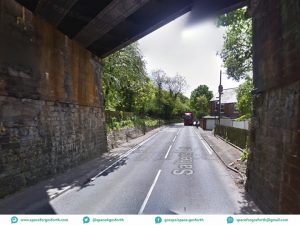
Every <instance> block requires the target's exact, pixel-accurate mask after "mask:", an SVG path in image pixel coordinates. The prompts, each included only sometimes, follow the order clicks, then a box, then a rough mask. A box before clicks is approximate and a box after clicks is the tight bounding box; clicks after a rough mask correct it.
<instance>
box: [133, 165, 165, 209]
mask: <svg viewBox="0 0 300 225" xmlns="http://www.w3.org/2000/svg"><path fill="white" fill-rule="evenodd" d="M160 172H161V170H159V171H158V172H157V174H156V177H155V179H154V181H153V183H152V185H151V187H150V189H149V191H148V194H147V196H146V198H145V200H144V202H143V205H142V206H141V208H140V211H139V213H138V214H142V213H143V211H144V209H145V207H146V205H147V202H148V200H149V198H150V195H151V193H152V191H153V189H154V187H155V184H156V182H157V180H158V177H159V175H160Z"/></svg>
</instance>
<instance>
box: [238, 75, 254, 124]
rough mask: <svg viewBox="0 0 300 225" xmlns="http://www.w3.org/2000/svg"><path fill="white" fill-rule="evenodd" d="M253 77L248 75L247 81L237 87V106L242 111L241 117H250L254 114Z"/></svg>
mask: <svg viewBox="0 0 300 225" xmlns="http://www.w3.org/2000/svg"><path fill="white" fill-rule="evenodd" d="M252 90H253V82H252V78H250V77H246V81H245V82H244V83H242V84H241V85H240V86H239V87H238V89H237V91H236V92H237V108H238V110H239V113H240V119H249V118H250V117H251V115H252V94H251V91H252Z"/></svg>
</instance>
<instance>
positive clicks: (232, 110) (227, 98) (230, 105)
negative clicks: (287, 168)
mask: <svg viewBox="0 0 300 225" xmlns="http://www.w3.org/2000/svg"><path fill="white" fill-rule="evenodd" d="M236 90H237V88H228V89H224V90H223V94H222V98H221V117H226V118H231V119H235V118H238V117H239V112H238V111H237V108H236V103H237V97H236V95H237V94H236ZM209 103H210V105H209V107H210V113H209V115H210V116H218V106H219V94H215V95H214V97H213V98H212V99H211V100H210V102H209Z"/></svg>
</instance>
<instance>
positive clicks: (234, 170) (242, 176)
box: [198, 131, 246, 182]
mask: <svg viewBox="0 0 300 225" xmlns="http://www.w3.org/2000/svg"><path fill="white" fill-rule="evenodd" d="M198 133H199V135H200V136H201V137H202V138H203V140H204V141H205V142H206V144H207V145H208V146H209V147H210V148H211V149H212V150H213V151H214V153H215V154H216V156H217V157H218V159H219V160H220V161H221V163H222V164H223V165H224V166H226V167H227V168H228V169H230V170H232V171H233V172H235V173H237V174H239V175H240V176H241V178H242V179H243V181H244V182H245V180H246V179H245V176H244V175H243V174H242V173H241V172H239V171H238V170H236V169H234V168H233V167H231V166H229V165H227V163H226V162H225V161H224V160H223V159H222V157H221V156H220V155H219V154H218V153H217V151H216V150H215V149H214V148H213V146H212V145H210V144H209V142H208V141H207V140H206V139H205V138H204V137H203V136H202V135H201V133H200V132H199V131H198Z"/></svg>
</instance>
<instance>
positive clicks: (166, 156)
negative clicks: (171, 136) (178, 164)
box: [165, 144, 173, 159]
mask: <svg viewBox="0 0 300 225" xmlns="http://www.w3.org/2000/svg"><path fill="white" fill-rule="evenodd" d="M172 146H173V144H171V145H170V147H169V149H168V151H167V154H166V155H165V159H167V158H168V155H169V153H170V151H171V148H172Z"/></svg>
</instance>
